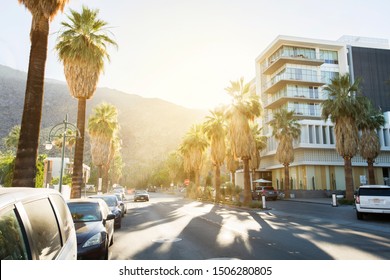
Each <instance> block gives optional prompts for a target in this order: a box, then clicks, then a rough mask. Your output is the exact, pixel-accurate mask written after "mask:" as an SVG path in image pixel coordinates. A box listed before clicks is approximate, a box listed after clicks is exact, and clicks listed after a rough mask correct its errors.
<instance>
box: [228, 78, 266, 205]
mask: <svg viewBox="0 0 390 280" xmlns="http://www.w3.org/2000/svg"><path fill="white" fill-rule="evenodd" d="M225 90H226V91H227V93H228V94H229V95H230V96H231V97H232V98H233V102H232V104H231V106H230V107H229V108H228V110H227V114H226V117H227V119H228V121H229V124H228V127H229V132H228V136H229V141H230V143H231V147H232V151H233V154H234V156H235V158H240V159H241V160H242V162H243V164H244V201H243V204H244V205H248V204H249V203H250V202H251V200H252V195H251V186H250V174H249V160H250V158H251V151H252V149H253V146H254V145H255V143H254V140H253V137H252V134H251V129H250V125H249V123H250V122H252V121H253V120H254V119H255V117H258V116H260V113H261V104H260V101H259V97H258V96H257V95H256V94H255V93H252V91H251V90H250V83H247V84H245V83H244V79H243V78H240V80H238V81H236V82H233V81H230V86H229V87H227V88H226V89H225Z"/></svg>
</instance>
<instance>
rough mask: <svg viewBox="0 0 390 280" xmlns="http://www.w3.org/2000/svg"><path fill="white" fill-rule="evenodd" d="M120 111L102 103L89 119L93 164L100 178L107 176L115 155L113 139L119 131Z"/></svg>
mask: <svg viewBox="0 0 390 280" xmlns="http://www.w3.org/2000/svg"><path fill="white" fill-rule="evenodd" d="M118 129H119V124H118V111H117V109H116V107H115V106H113V105H111V104H107V103H102V104H100V105H99V106H97V107H95V108H94V110H93V114H92V115H91V116H90V117H89V119H88V133H89V136H90V138H91V154H92V162H93V164H94V165H96V166H97V167H98V178H102V177H103V176H102V175H103V171H105V172H104V173H105V175H107V174H108V170H105V168H107V167H108V166H109V162H110V155H112V154H113V152H114V151H112V148H113V139H114V137H115V134H116V132H117V130H118ZM103 182H104V184H103V191H107V188H108V186H107V182H108V179H107V178H106V177H105V180H103Z"/></svg>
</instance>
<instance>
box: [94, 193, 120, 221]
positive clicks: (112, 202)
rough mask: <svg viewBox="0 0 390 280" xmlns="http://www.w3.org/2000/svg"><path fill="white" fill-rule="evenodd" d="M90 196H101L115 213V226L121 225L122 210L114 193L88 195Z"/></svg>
mask: <svg viewBox="0 0 390 280" xmlns="http://www.w3.org/2000/svg"><path fill="white" fill-rule="evenodd" d="M89 197H90V198H101V199H103V200H104V201H105V202H106V203H107V205H108V208H109V209H110V210H111V212H112V213H113V214H114V215H115V221H114V224H115V228H121V227H122V211H121V208H120V203H119V200H118V198H117V197H116V195H114V194H101V195H99V194H97V195H92V196H89Z"/></svg>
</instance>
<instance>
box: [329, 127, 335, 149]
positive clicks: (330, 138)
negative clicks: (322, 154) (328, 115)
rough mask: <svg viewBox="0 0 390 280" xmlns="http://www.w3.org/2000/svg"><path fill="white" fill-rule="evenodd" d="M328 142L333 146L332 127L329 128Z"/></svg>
mask: <svg viewBox="0 0 390 280" xmlns="http://www.w3.org/2000/svg"><path fill="white" fill-rule="evenodd" d="M329 142H330V144H332V145H333V144H334V129H333V126H330V127H329Z"/></svg>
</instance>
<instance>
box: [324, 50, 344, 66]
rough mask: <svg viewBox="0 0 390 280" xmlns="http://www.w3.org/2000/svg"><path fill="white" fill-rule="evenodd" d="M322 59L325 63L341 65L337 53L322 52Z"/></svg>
mask: <svg viewBox="0 0 390 280" xmlns="http://www.w3.org/2000/svg"><path fill="white" fill-rule="evenodd" d="M320 58H321V59H323V60H324V62H325V63H329V64H339V61H338V58H337V52H336V51H327V50H320Z"/></svg>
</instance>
